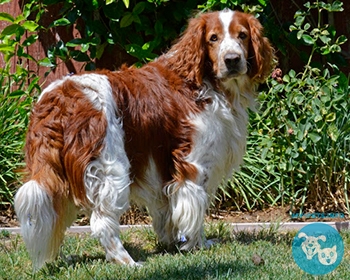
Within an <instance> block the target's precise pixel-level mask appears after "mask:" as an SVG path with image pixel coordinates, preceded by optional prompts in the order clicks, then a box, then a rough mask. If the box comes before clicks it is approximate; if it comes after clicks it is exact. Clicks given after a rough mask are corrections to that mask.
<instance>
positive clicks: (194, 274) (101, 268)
mask: <svg viewBox="0 0 350 280" xmlns="http://www.w3.org/2000/svg"><path fill="white" fill-rule="evenodd" d="M206 233H207V236H211V237H215V238H219V239H220V240H221V243H219V244H217V245H215V246H213V247H212V248H211V249H208V250H196V251H193V252H189V253H180V252H175V253H172V254H170V253H167V252H164V251H162V250H161V249H160V247H159V245H158V244H157V240H156V238H155V234H154V233H153V231H152V230H149V229H137V230H136V229H133V230H130V231H128V232H125V233H123V235H122V239H123V242H124V244H125V247H126V248H127V250H128V251H129V252H130V254H131V255H132V256H133V257H134V259H136V260H139V261H142V262H144V265H143V266H142V267H127V266H120V265H117V264H114V263H109V262H106V260H105V257H104V251H103V249H102V247H101V246H100V245H99V243H98V241H97V240H96V239H93V238H91V237H90V236H89V234H74V235H73V234H68V235H67V236H66V239H65V243H64V245H63V247H62V251H63V253H64V254H65V255H66V256H68V255H71V257H70V261H69V262H67V261H63V260H62V259H60V258H59V259H58V260H56V261H55V262H53V263H51V264H48V265H46V266H45V267H44V268H43V269H41V270H40V271H39V272H37V273H36V274H33V273H32V268H31V262H30V259H29V258H28V254H27V252H26V250H25V247H24V244H23V242H22V238H21V237H20V236H18V235H9V234H8V233H6V232H2V233H0V278H1V279H84V280H85V279H118V280H119V279H157V280H158V279H167V280H170V279H259V280H262V279H349V275H350V254H349V252H348V248H349V245H350V232H343V233H342V237H343V240H344V244H345V255H344V258H343V261H342V263H341V264H340V265H339V266H338V267H337V269H336V270H335V271H333V272H332V273H330V274H328V275H326V276H323V277H319V278H315V277H314V276H311V275H308V274H306V273H304V272H303V271H302V270H300V269H299V268H298V266H297V265H296V264H295V262H294V261H293V258H292V252H291V243H292V240H293V237H294V234H295V233H296V232H294V233H279V232H277V231H275V230H264V231H260V232H253V233H248V232H239V233H235V234H233V233H232V232H231V231H230V230H229V229H228V227H227V226H226V225H224V224H219V225H209V226H207V228H206ZM254 254H257V255H259V256H261V257H262V259H263V260H264V263H263V264H260V265H256V264H254V262H253V261H252V256H253V255H254Z"/></svg>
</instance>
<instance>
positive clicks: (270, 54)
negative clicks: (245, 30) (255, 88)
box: [248, 15, 275, 83]
mask: <svg viewBox="0 0 350 280" xmlns="http://www.w3.org/2000/svg"><path fill="white" fill-rule="evenodd" d="M248 23H249V27H250V36H251V42H250V46H249V54H248V61H249V63H250V71H249V76H250V77H251V78H252V80H254V81H256V82H258V83H259V82H263V81H265V79H266V78H267V76H268V75H270V73H271V71H272V68H273V65H274V58H275V56H274V50H273V48H272V46H271V44H270V42H269V40H268V39H267V38H266V37H263V27H262V26H261V24H260V22H259V21H258V20H257V19H256V18H255V17H254V16H252V15H250V16H249V18H248Z"/></svg>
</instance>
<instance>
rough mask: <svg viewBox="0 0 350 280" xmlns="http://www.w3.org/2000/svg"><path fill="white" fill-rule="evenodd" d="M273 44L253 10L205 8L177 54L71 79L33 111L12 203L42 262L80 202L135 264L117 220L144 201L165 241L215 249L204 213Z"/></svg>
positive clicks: (113, 250)
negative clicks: (21, 178) (23, 163)
mask: <svg viewBox="0 0 350 280" xmlns="http://www.w3.org/2000/svg"><path fill="white" fill-rule="evenodd" d="M272 61H273V50H272V48H271V46H270V44H269V42H268V40H267V39H266V38H265V37H263V35H262V26H261V24H260V23H259V21H258V20H257V19H256V18H254V16H252V15H248V14H244V13H241V12H235V11H231V10H228V9H227V10H224V11H221V12H213V13H206V14H202V15H200V16H199V17H197V18H194V19H192V20H190V22H189V26H188V28H187V30H186V31H185V33H184V34H183V36H182V37H181V38H180V39H179V41H178V42H177V43H176V44H175V45H174V46H173V47H172V48H171V49H170V51H169V52H168V53H166V54H164V55H162V56H160V57H159V58H158V59H157V60H156V61H154V62H151V63H148V64H147V65H145V66H143V67H142V68H140V69H136V68H133V67H131V68H126V67H123V68H122V69H121V70H120V71H115V72H111V71H106V70H105V71H96V72H89V73H83V74H80V75H73V76H70V77H64V78H63V79H61V80H58V81H56V82H54V83H52V84H51V85H50V86H49V87H47V88H46V89H45V90H44V91H43V92H42V94H41V96H40V97H39V100H38V102H37V104H36V105H35V106H34V109H33V111H32V114H31V118H30V126H29V130H28V134H27V139H26V147H25V152H26V171H27V174H28V178H27V182H26V183H25V184H24V185H23V186H22V187H21V188H20V189H19V191H18V193H17V195H16V197H15V209H16V212H17V215H18V219H19V221H20V223H21V227H22V234H23V238H24V241H25V243H26V246H27V248H28V251H29V253H30V255H31V257H32V259H33V263H34V267H35V268H40V267H41V266H42V265H43V264H44V263H45V262H47V261H50V260H53V259H54V258H55V257H56V256H57V254H58V251H59V247H60V244H61V242H62V241H63V238H64V233H65V230H66V228H67V227H69V226H70V225H71V223H72V222H73V221H74V219H75V218H76V214H77V211H78V210H79V209H80V208H83V209H85V210H88V211H89V212H90V213H91V221H90V222H91V230H92V232H93V235H94V236H96V237H98V238H99V239H100V242H101V244H102V246H103V247H104V248H105V250H106V258H107V260H111V261H115V262H117V263H122V264H131V265H132V264H135V262H134V260H133V259H132V258H131V257H130V255H129V254H128V252H127V251H126V250H125V249H124V248H123V245H122V243H121V241H120V239H119V218H120V216H121V215H122V214H123V213H124V211H125V210H126V209H127V208H128V206H129V201H130V200H132V201H135V202H136V203H138V204H140V205H144V206H146V207H147V209H148V211H149V214H150V215H151V217H152V221H153V227H154V230H155V231H156V233H157V235H158V237H159V241H160V242H163V243H166V244H170V245H171V244H176V243H178V242H179V241H185V242H183V243H182V245H181V249H185V250H187V249H191V248H193V247H195V246H199V247H201V246H208V245H210V241H206V239H205V237H204V234H203V220H204V216H205V212H206V209H207V208H208V206H209V204H210V199H211V198H212V197H213V196H214V194H215V192H216V190H217V187H218V185H219V184H220V182H221V181H222V179H223V178H227V177H229V176H231V174H232V172H233V170H234V169H236V168H238V167H239V165H240V164H241V162H242V157H243V154H244V152H245V145H246V134H247V129H246V126H247V121H248V113H247V108H248V107H254V99H255V97H256V89H257V85H258V84H259V83H261V82H263V81H264V80H265V78H266V76H267V75H269V73H270V70H271V67H272V64H273V63H272Z"/></svg>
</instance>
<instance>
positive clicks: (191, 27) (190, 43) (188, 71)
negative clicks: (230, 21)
mask: <svg viewBox="0 0 350 280" xmlns="http://www.w3.org/2000/svg"><path fill="white" fill-rule="evenodd" d="M205 33H206V20H205V15H201V16H198V17H197V18H193V19H191V20H190V21H189V24H188V27H187V29H186V30H185V32H184V34H183V35H182V36H181V38H180V40H179V41H178V42H177V43H176V44H175V45H174V46H173V47H172V48H171V49H170V51H169V53H168V57H167V59H168V63H169V67H171V68H172V69H173V70H174V71H175V72H177V73H178V74H179V75H180V76H181V77H183V78H185V79H186V80H187V81H190V82H192V83H194V84H195V85H196V86H200V85H201V84H202V82H203V74H204V63H205V57H206V47H205Z"/></svg>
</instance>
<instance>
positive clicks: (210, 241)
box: [204, 238, 220, 249]
mask: <svg viewBox="0 0 350 280" xmlns="http://www.w3.org/2000/svg"><path fill="white" fill-rule="evenodd" d="M217 243H220V239H219V238H213V239H208V240H206V241H205V242H204V247H205V248H207V249H209V248H210V247H211V246H213V245H215V244H217Z"/></svg>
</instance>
